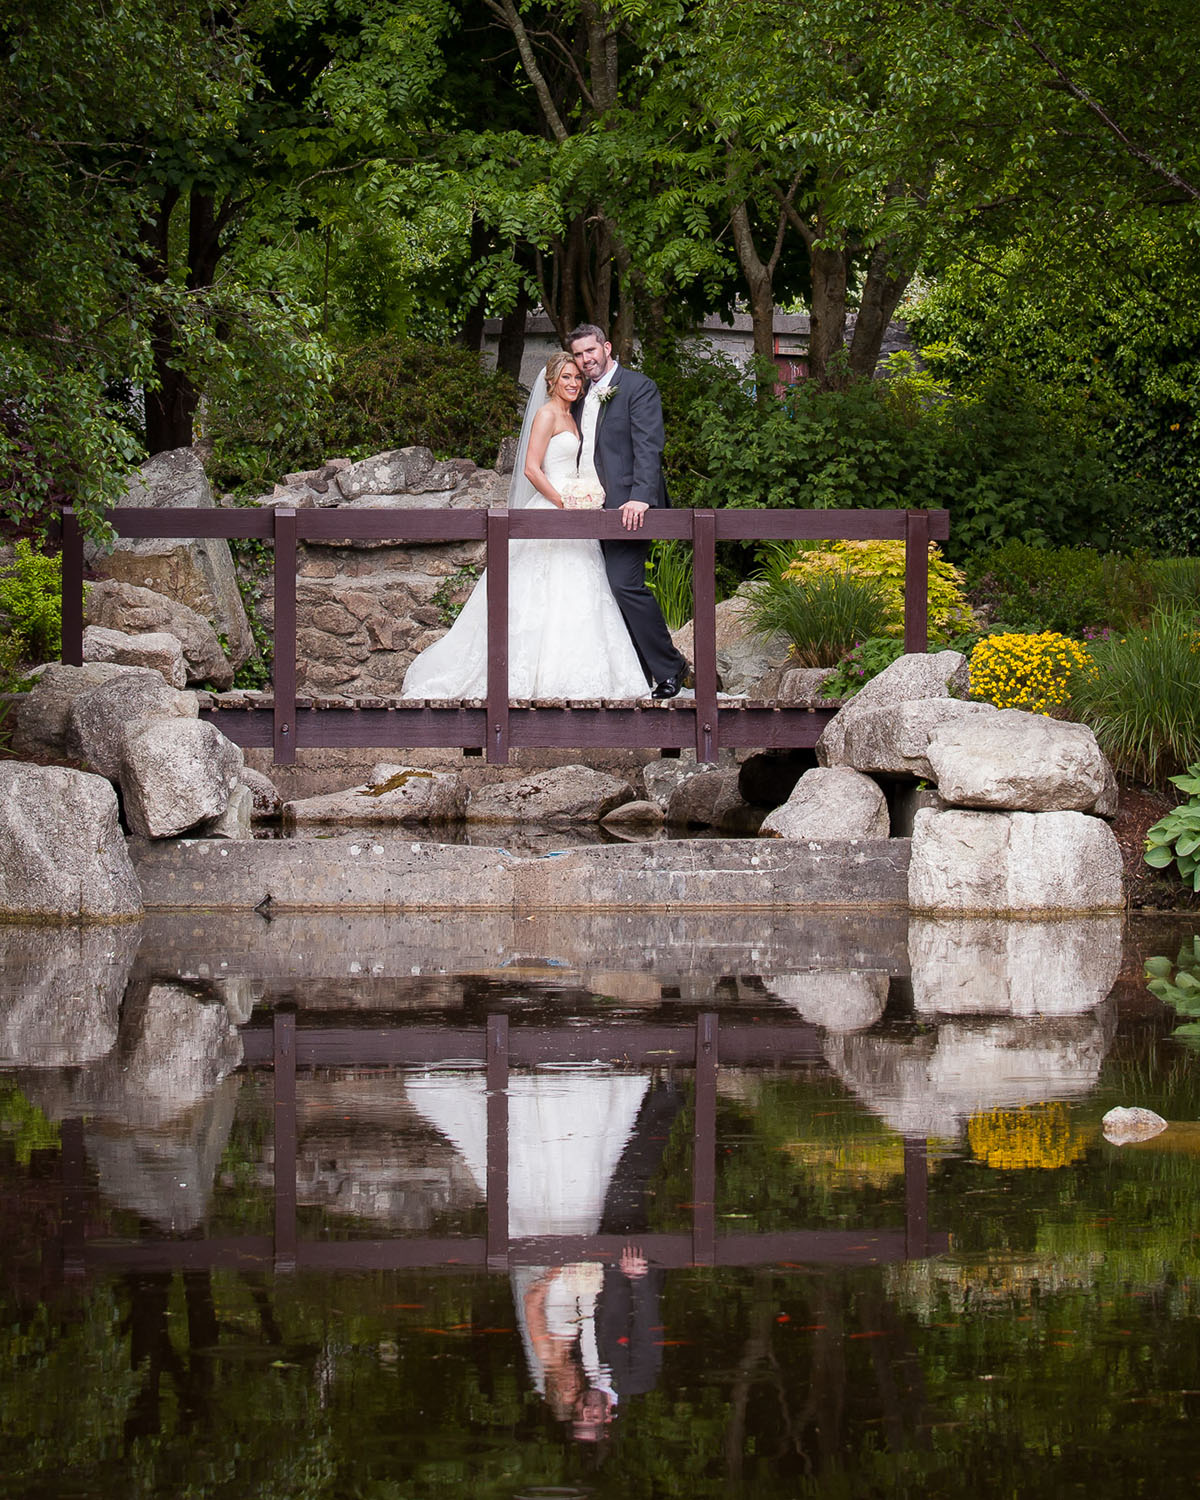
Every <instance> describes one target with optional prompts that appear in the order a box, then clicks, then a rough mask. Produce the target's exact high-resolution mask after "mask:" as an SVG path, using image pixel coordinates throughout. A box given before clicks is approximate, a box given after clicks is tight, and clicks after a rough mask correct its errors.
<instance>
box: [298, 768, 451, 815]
mask: <svg viewBox="0 0 1200 1500" xmlns="http://www.w3.org/2000/svg"><path fill="white" fill-rule="evenodd" d="M466 810H467V788H466V783H465V782H464V781H463V779H462V777H461V776H458V775H456V774H455V773H454V772H453V771H425V770H419V769H417V768H416V767H414V766H397V765H389V764H387V763H386V762H384V763H381V764H379V765H377V766H375V767H374V768H373V769H372V771H371V775H370V777H369V779H368V780H367V782H366V783H365V784H364V785H363V786H355V787H350V788H349V789H348V790H347V791H344V792H329V793H327V794H326V795H325V796H323V797H305V798H303V799H302V800H299V801H296V802H285V803H284V805H283V821H284V823H285V825H292V826H295V825H297V824H305V823H341V824H346V823H456V822H458V820H459V819H460V818H462V817H463V816H464V815H465V813H466Z"/></svg>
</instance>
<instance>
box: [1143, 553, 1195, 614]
mask: <svg viewBox="0 0 1200 1500" xmlns="http://www.w3.org/2000/svg"><path fill="white" fill-rule="evenodd" d="M1149 572H1150V582H1151V587H1152V588H1153V590H1154V601H1155V603H1156V604H1167V605H1177V606H1178V607H1179V608H1180V609H1187V610H1191V611H1192V613H1193V614H1197V613H1200V557H1156V558H1154V559H1153V560H1152V561H1151V562H1150V564H1149Z"/></svg>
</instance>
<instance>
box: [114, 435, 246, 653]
mask: <svg viewBox="0 0 1200 1500" xmlns="http://www.w3.org/2000/svg"><path fill="white" fill-rule="evenodd" d="M122 503H123V504H125V505H129V506H138V507H143V508H145V509H147V510H168V509H194V510H210V509H213V508H214V505H215V502H214V500H213V496H212V491H211V490H210V489H209V487H208V480H207V479H206V478H205V475H204V466H203V465H202V464H201V462H200V460H199V458H197V456H196V454H195V453H194V452H193V451H192V449H191V448H174V449H171V450H170V451H168V452H165V453H156V454H155V455H154V457H153V458H151V459H149V460H148V461H147V462H146V463H144V464H143V465H142V467H141V468H140V469H139V470H138V471H137V473H136V474H134V475H133V477H132V478H131V479H130V481H129V484H128V488H127V492H126V494H125V496H124V497H123V500H122ZM87 556H88V560H89V562H90V563H91V565H92V567H93V569H94V570H95V571H96V572H97V573H99V574H101V575H102V576H103V577H105V578H113V579H116V580H117V581H118V582H120V583H132V584H137V585H138V586H139V587H142V588H148V589H153V590H154V592H155V593H158V594H165V595H166V596H167V597H168V598H169V599H175V600H177V601H178V602H179V603H180V604H186V605H187V606H188V608H189V609H193V610H195V611H196V613H197V614H199V615H202V616H203V617H204V618H205V619H206V620H208V621H209V622H210V624H211V625H212V626H213V629H214V630H215V631H216V632H217V634H218V635H220V636H223V637H224V638H225V640H226V642H227V643H228V652H229V659H230V661H231V662H232V663H233V665H234V666H235V667H240V666H241V665H242V663H243V662H245V661H248V660H249V659H250V657H251V656H252V655H253V653H254V637H253V636H252V634H251V632H250V624H249V621H248V620H247V618H246V610H245V607H244V605H243V604H242V596H241V593H240V592H239V590H238V585H237V577H236V574H235V572H234V567H233V555H232V554H231V552H230V550H229V543H228V542H227V541H225V539H224V538H222V537H197V538H193V539H191V540H187V539H180V538H175V537H167V538H160V537H122V538H118V540H117V542H116V544H115V546H114V548H113V551H112V552H111V553H109V554H107V555H105V554H104V553H103V552H101V551H100V550H99V548H97V547H96V546H95V545H94V544H89V547H88V551H87Z"/></svg>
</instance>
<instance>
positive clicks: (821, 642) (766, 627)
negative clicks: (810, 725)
mask: <svg viewBox="0 0 1200 1500" xmlns="http://www.w3.org/2000/svg"><path fill="white" fill-rule="evenodd" d="M745 615H746V620H747V623H748V624H749V626H750V628H751V629H752V630H753V631H754V632H755V633H756V634H757V635H761V636H763V637H769V636H773V635H784V636H786V637H787V639H788V640H789V642H790V643H791V648H792V650H791V654H792V658H793V660H794V661H795V662H796V664H797V665H798V666H801V667H834V666H836V665H837V664H838V662H839V661H841V659H842V657H843V656H845V655H846V653H847V652H848V651H849V650H850V648H851V647H852V646H854V645H855V644H856V643H857V642H859V641H862V640H866V639H867V638H868V637H869V636H876V635H882V634H884V632H885V629H886V626H887V621H888V602H887V599H886V597H885V595H884V592H883V589H882V588H881V587H880V585H879V584H878V582H876V581H875V580H874V579H870V578H856V577H854V576H853V574H851V573H848V572H846V571H845V570H844V569H842V568H838V569H834V570H832V571H828V570H822V571H820V572H815V573H812V574H810V575H808V576H806V577H801V578H795V579H792V578H789V577H786V576H783V575H781V574H776V575H775V576H770V575H768V576H767V577H765V578H764V579H762V580H761V581H759V582H757V583H755V584H753V585H751V587H750V588H749V589H747V591H746V612H745Z"/></svg>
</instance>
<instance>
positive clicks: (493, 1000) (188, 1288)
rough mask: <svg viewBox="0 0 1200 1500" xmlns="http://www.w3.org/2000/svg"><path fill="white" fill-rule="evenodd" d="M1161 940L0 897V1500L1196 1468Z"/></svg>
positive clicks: (1199, 1292) (1184, 1176)
mask: <svg viewBox="0 0 1200 1500" xmlns="http://www.w3.org/2000/svg"><path fill="white" fill-rule="evenodd" d="M1196 926H1197V924H1196V922H1195V920H1194V919H1192V920H1191V921H1190V922H1183V923H1178V922H1177V923H1172V922H1168V921H1160V922H1158V923H1157V924H1155V925H1150V926H1145V927H1136V926H1133V927H1126V928H1125V929H1124V931H1123V930H1122V926H1121V924H1120V922H1118V921H1115V920H1108V919H1096V920H1092V921H1086V922H1080V923H1069V924H1037V923H1022V924H1004V923H990V922H989V923H970V922H958V923H932V922H925V923H921V922H917V921H914V922H911V923H909V922H907V921H905V920H904V919H901V918H899V917H888V916H862V915H859V914H850V913H843V914H828V913H826V914H816V915H814V914H807V915H795V916H793V915H788V914H784V913H779V914H774V915H771V914H764V913H755V914H752V915H744V916H743V915H738V914H736V913H734V914H722V915H720V916H714V915H712V914H700V913H696V914H693V915H686V914H678V915H674V916H657V917H653V916H647V917H642V918H637V917H628V916H605V915H603V914H599V915H594V916H590V917H580V918H570V917H566V916H563V917H558V918H554V917H549V916H546V917H540V916H539V917H528V918H521V917H519V916H507V915H506V916H495V917H492V916H486V915H478V914H476V915H471V916H466V915H464V916H453V915H446V916H442V917H427V918H418V917H408V916H405V917H396V918H391V919H385V918H381V917H376V916H373V917H366V916H362V917H355V916H337V917H334V916H327V917H320V916H314V917H302V916H294V917H288V918H285V919H276V920H275V921H272V922H267V921H264V920H262V919H260V918H248V919H245V920H243V919H240V918H235V919H229V918H221V919H219V920H218V919H215V918H208V917H204V916H197V917H195V918H191V917H188V918H179V917H174V918H171V919H170V920H167V919H161V920H159V919H153V920H148V921H147V922H146V923H145V924H143V925H142V926H141V927H132V928H114V929H99V930H97V929H93V930H89V931H86V932H82V933H79V932H53V931H47V930H45V929H39V930H29V929H19V928H7V929H4V928H0V1193H2V1195H3V1230H2V1232H0V1309H2V1314H3V1315H2V1316H0V1495H3V1496H18V1495H19V1496H55V1497H59V1496H78V1497H100V1496H106V1497H107V1496H121V1497H128V1496H139V1497H140V1496H147V1497H151V1496H153V1497H177V1496H185V1495H186V1496H189V1497H200V1496H205V1497H207V1496H222V1497H224V1496H228V1497H230V1500H233V1497H238V1500H243V1497H249V1496H254V1497H260V1496H262V1497H268V1496H269V1497H275V1496H279V1497H308V1496H312V1497H331V1500H333V1497H337V1500H340V1497H364V1500H418V1497H420V1500H424V1497H441V1496H463V1495H468V1496H473V1497H474V1496H481V1497H504V1500H515V1497H522V1496H540V1497H548V1496H558V1497H566V1496H598V1497H622V1500H625V1497H632V1500H640V1497H659V1496H675V1495H680V1496H687V1497H689V1500H699V1497H708V1496H714V1497H716V1496H721V1497H724V1496H742V1495H746V1496H749V1495H754V1496H756V1497H758V1496H762V1497H767V1500H774V1497H789V1500H790V1497H800V1496H817V1495H820V1496H822V1497H826V1496H834V1497H837V1496H846V1497H852V1496H853V1497H859V1496H877V1495H878V1496H881V1497H882V1496H888V1497H891V1496H902V1497H908V1496H912V1497H917V1496H921V1497H929V1496H948V1497H949V1496H971V1497H972V1500H976V1497H993V1496H994V1497H1001V1496H1004V1497H1010V1496H1021V1497H1025V1496H1035V1495H1045V1496H1051V1495H1053V1496H1061V1495H1070V1494H1085V1493H1086V1494H1087V1495H1088V1496H1089V1497H1101V1496H1104V1497H1106V1496H1113V1497H1116V1496H1121V1497H1125V1496H1128V1495H1131V1494H1147V1495H1150V1494H1153V1495H1155V1496H1173V1495H1184V1494H1189V1495H1190V1494H1191V1493H1192V1492H1193V1491H1194V1489H1195V1486H1196V1484H1197V1480H1198V1479H1200V1456H1198V1455H1200V1448H1198V1445H1197V1441H1196V1423H1197V1420H1198V1419H1200V1227H1198V1225H1197V1213H1196V1205H1197V1202H1198V1201H1200V1126H1198V1125H1196V1124H1195V1123H1194V1122H1196V1121H1197V1119H1198V1118H1200V1054H1197V1053H1196V1052H1195V1051H1193V1050H1191V1047H1190V1046H1189V1045H1188V1042H1187V1039H1186V1038H1183V1037H1179V1036H1175V1035H1173V1033H1174V1032H1175V1030H1176V1028H1177V1027H1178V1024H1179V1017H1178V1016H1176V1015H1175V1014H1174V1013H1173V1012H1172V1011H1171V1010H1170V1009H1169V1008H1168V1007H1166V1006H1165V1005H1163V1004H1162V1003H1160V1002H1159V1001H1158V1000H1156V999H1155V998H1154V997H1153V996H1152V995H1151V994H1150V993H1149V992H1148V991H1147V989H1146V987H1145V985H1144V983H1143V982H1142V979H1141V975H1142V969H1143V964H1144V962H1145V959H1146V958H1147V957H1150V956H1152V955H1156V954H1162V955H1167V956H1172V957H1173V956H1174V955H1175V953H1176V952H1177V951H1178V950H1179V949H1180V948H1181V946H1183V945H1184V944H1185V943H1186V944H1188V945H1190V944H1191V942H1192V937H1193V934H1194V932H1195V930H1196ZM1116 1104H1140V1105H1144V1106H1147V1107H1149V1108H1152V1109H1154V1110H1156V1111H1158V1112H1159V1113H1160V1114H1161V1115H1163V1116H1164V1117H1165V1118H1166V1119H1168V1120H1169V1121H1171V1122H1172V1123H1171V1125H1170V1127H1169V1128H1168V1129H1167V1130H1166V1131H1164V1132H1163V1133H1162V1134H1161V1135H1159V1136H1157V1137H1155V1138H1154V1139H1153V1140H1151V1141H1148V1142H1146V1143H1143V1144H1140V1145H1134V1146H1124V1147H1119V1146H1116V1145H1113V1144H1111V1143H1109V1142H1108V1141H1107V1140H1106V1139H1105V1137H1104V1134H1103V1130H1102V1127H1101V1118H1102V1116H1103V1115H1104V1113H1105V1112H1106V1110H1108V1109H1109V1108H1111V1107H1112V1106H1113V1105H1116Z"/></svg>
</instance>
